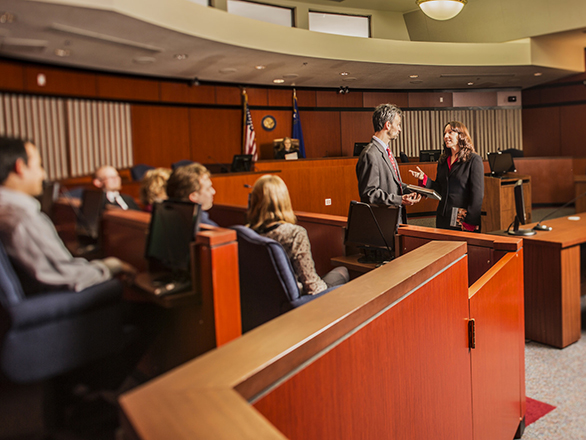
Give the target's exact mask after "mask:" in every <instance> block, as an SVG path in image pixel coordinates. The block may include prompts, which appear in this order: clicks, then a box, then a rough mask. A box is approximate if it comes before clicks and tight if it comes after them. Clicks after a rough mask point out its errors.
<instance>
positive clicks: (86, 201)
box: [76, 189, 106, 241]
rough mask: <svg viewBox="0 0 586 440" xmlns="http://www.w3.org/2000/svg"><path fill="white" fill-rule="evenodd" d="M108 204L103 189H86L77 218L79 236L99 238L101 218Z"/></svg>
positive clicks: (92, 238)
mask: <svg viewBox="0 0 586 440" xmlns="http://www.w3.org/2000/svg"><path fill="white" fill-rule="evenodd" d="M105 204H106V194H105V193H104V191H102V190H93V189H86V190H84V191H83V193H82V195H81V207H80V209H79V216H78V218H77V226H76V231H77V235H78V237H85V238H89V239H90V240H94V241H95V240H97V239H98V235H99V231H100V220H101V218H102V212H103V211H104V206H105Z"/></svg>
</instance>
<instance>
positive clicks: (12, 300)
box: [0, 242, 25, 307]
mask: <svg viewBox="0 0 586 440" xmlns="http://www.w3.org/2000/svg"><path fill="white" fill-rule="evenodd" d="M24 298H25V296H24V292H23V290H22V285H21V284H20V281H19V279H18V277H17V276H16V273H15V272H14V269H13V267H12V263H11V262H10V259H9V258H8V255H7V254H6V251H5V249H4V245H3V244H2V242H0V302H1V303H2V305H3V306H5V307H8V306H11V305H15V304H18V303H20V302H21V301H22V300H24Z"/></svg>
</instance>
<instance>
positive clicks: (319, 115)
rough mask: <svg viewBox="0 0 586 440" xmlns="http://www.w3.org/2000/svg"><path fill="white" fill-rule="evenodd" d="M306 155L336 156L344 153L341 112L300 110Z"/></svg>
mask: <svg viewBox="0 0 586 440" xmlns="http://www.w3.org/2000/svg"><path fill="white" fill-rule="evenodd" d="M299 119H300V120H301V126H302V128H303V136H304V139H305V154H306V157H335V156H341V155H342V148H341V143H340V142H341V139H340V135H341V134H340V112H307V111H300V112H299Z"/></svg>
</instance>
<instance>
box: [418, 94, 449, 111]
mask: <svg viewBox="0 0 586 440" xmlns="http://www.w3.org/2000/svg"><path fill="white" fill-rule="evenodd" d="M452 101H453V100H452V94H451V93H447V92H445V93H427V92H413V93H409V107H423V108H428V107H431V108H442V107H452Z"/></svg>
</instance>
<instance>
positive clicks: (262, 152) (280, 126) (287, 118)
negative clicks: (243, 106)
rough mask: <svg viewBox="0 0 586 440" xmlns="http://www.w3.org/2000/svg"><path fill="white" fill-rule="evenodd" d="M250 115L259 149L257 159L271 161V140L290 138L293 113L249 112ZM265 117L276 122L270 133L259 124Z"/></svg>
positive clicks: (283, 111)
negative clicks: (268, 116)
mask: <svg viewBox="0 0 586 440" xmlns="http://www.w3.org/2000/svg"><path fill="white" fill-rule="evenodd" d="M250 114H251V116H252V123H253V125H254V131H255V133H256V145H257V148H259V159H267V160H270V159H273V158H274V154H273V140H274V139H280V138H283V137H286V136H288V137H291V131H292V125H293V119H292V118H293V113H292V112H291V111H288V110H276V111H275V110H251V112H250ZM267 115H271V116H272V117H274V118H275V120H276V121H277V125H276V127H275V128H274V130H272V131H267V130H265V129H264V128H263V127H262V124H261V122H262V119H263V118H264V117H265V116H267ZM302 122H303V121H302ZM302 126H303V124H302ZM304 138H305V136H304Z"/></svg>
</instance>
